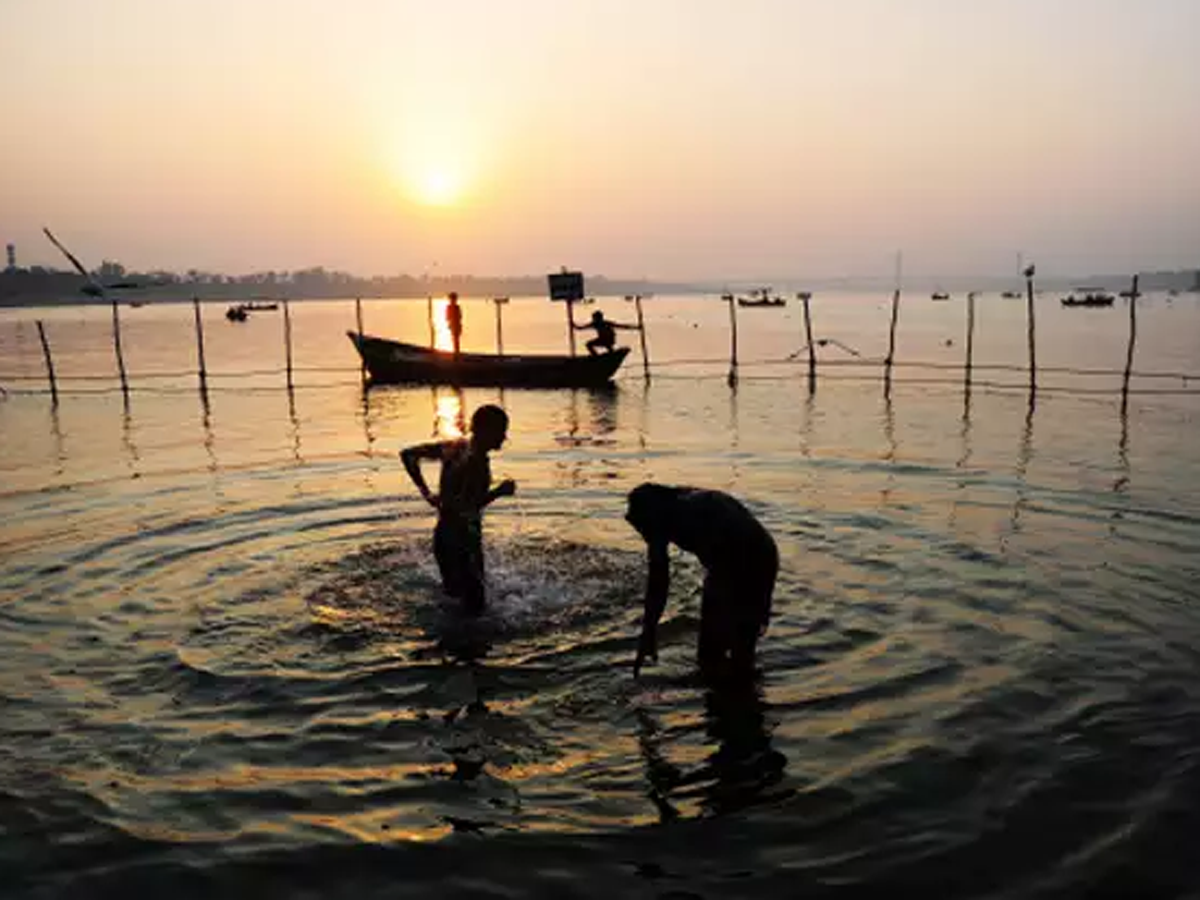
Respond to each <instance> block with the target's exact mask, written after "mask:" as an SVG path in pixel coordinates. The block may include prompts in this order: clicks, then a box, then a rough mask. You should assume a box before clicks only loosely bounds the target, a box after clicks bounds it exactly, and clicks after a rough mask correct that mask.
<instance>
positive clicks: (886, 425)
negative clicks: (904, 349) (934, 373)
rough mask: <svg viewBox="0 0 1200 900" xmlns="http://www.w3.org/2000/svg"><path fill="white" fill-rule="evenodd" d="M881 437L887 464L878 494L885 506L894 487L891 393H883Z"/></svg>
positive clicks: (894, 456) (894, 453)
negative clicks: (885, 473)
mask: <svg viewBox="0 0 1200 900" xmlns="http://www.w3.org/2000/svg"><path fill="white" fill-rule="evenodd" d="M883 437H884V440H885V441H886V443H887V452H886V453H885V454H884V456H883V458H884V461H885V462H887V464H888V474H887V481H886V482H885V484H884V488H883V490H882V491H880V492H879V502H880V503H881V504H883V505H885V506H886V505H887V503H888V501H889V500H891V497H892V491H893V490H894V489H895V487H896V468H895V467H896V411H895V408H894V407H893V406H892V392H891V391H890V390H889V391H884V392H883Z"/></svg>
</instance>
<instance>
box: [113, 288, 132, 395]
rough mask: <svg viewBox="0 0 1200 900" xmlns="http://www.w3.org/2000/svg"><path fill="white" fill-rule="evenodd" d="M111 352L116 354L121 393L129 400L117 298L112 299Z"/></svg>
mask: <svg viewBox="0 0 1200 900" xmlns="http://www.w3.org/2000/svg"><path fill="white" fill-rule="evenodd" d="M112 330H113V350H114V351H116V354H117V374H118V375H120V376H121V393H122V394H124V395H125V399H126V400H128V399H129V379H128V378H127V377H126V375H125V357H124V355H123V354H122V353H121V316H120V313H119V312H118V311H117V298H116V297H113V298H112Z"/></svg>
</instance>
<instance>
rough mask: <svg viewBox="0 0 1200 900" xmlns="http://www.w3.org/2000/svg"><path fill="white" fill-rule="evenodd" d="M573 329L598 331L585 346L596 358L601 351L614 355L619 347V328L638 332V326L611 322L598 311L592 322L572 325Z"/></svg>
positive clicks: (593, 315)
mask: <svg viewBox="0 0 1200 900" xmlns="http://www.w3.org/2000/svg"><path fill="white" fill-rule="evenodd" d="M572 327H573V328H574V329H575V330H576V331H583V330H585V329H588V328H594V329H596V336H595V337H594V338H592V339H591V340H590V341H588V342H587V344H585V345H584V346H586V347H587V351H588V353H590V354H591V355H592V356H595V355H596V354H597V353H598V352H599V351H600V350H603V351H604V352H605V353H612V352H613V350H614V349H615V348H616V345H617V331H616V329H618V328H624V329H626V330H628V331H637V326H636V325H621V324H619V323H617V322H610V321H608V319H606V318H604V313H602V312H600V310H596V311H595V312H594V313H592V319H591V321H590V322H584V323H583V324H582V325H576V324H574V323H572Z"/></svg>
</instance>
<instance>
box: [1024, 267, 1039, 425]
mask: <svg viewBox="0 0 1200 900" xmlns="http://www.w3.org/2000/svg"><path fill="white" fill-rule="evenodd" d="M1035 271H1036V269H1035V268H1034V266H1032V265H1030V266H1029V267H1028V268H1027V269H1025V297H1026V303H1025V309H1026V313H1025V320H1026V323H1027V324H1028V331H1029V395H1030V400H1031V401H1032V399H1033V393H1034V391H1036V390H1037V322H1036V320H1035V319H1034V315H1033V275H1034V272H1035Z"/></svg>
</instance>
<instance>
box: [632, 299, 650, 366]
mask: <svg viewBox="0 0 1200 900" xmlns="http://www.w3.org/2000/svg"><path fill="white" fill-rule="evenodd" d="M633 305H634V307H635V308H636V309H637V320H638V337H640V338H641V341H642V375H643V376H645V378H646V380H647V381H649V380H650V352H649V351H648V350H647V349H646V320H645V319H644V318H642V295H641V294H634V295H633Z"/></svg>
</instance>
